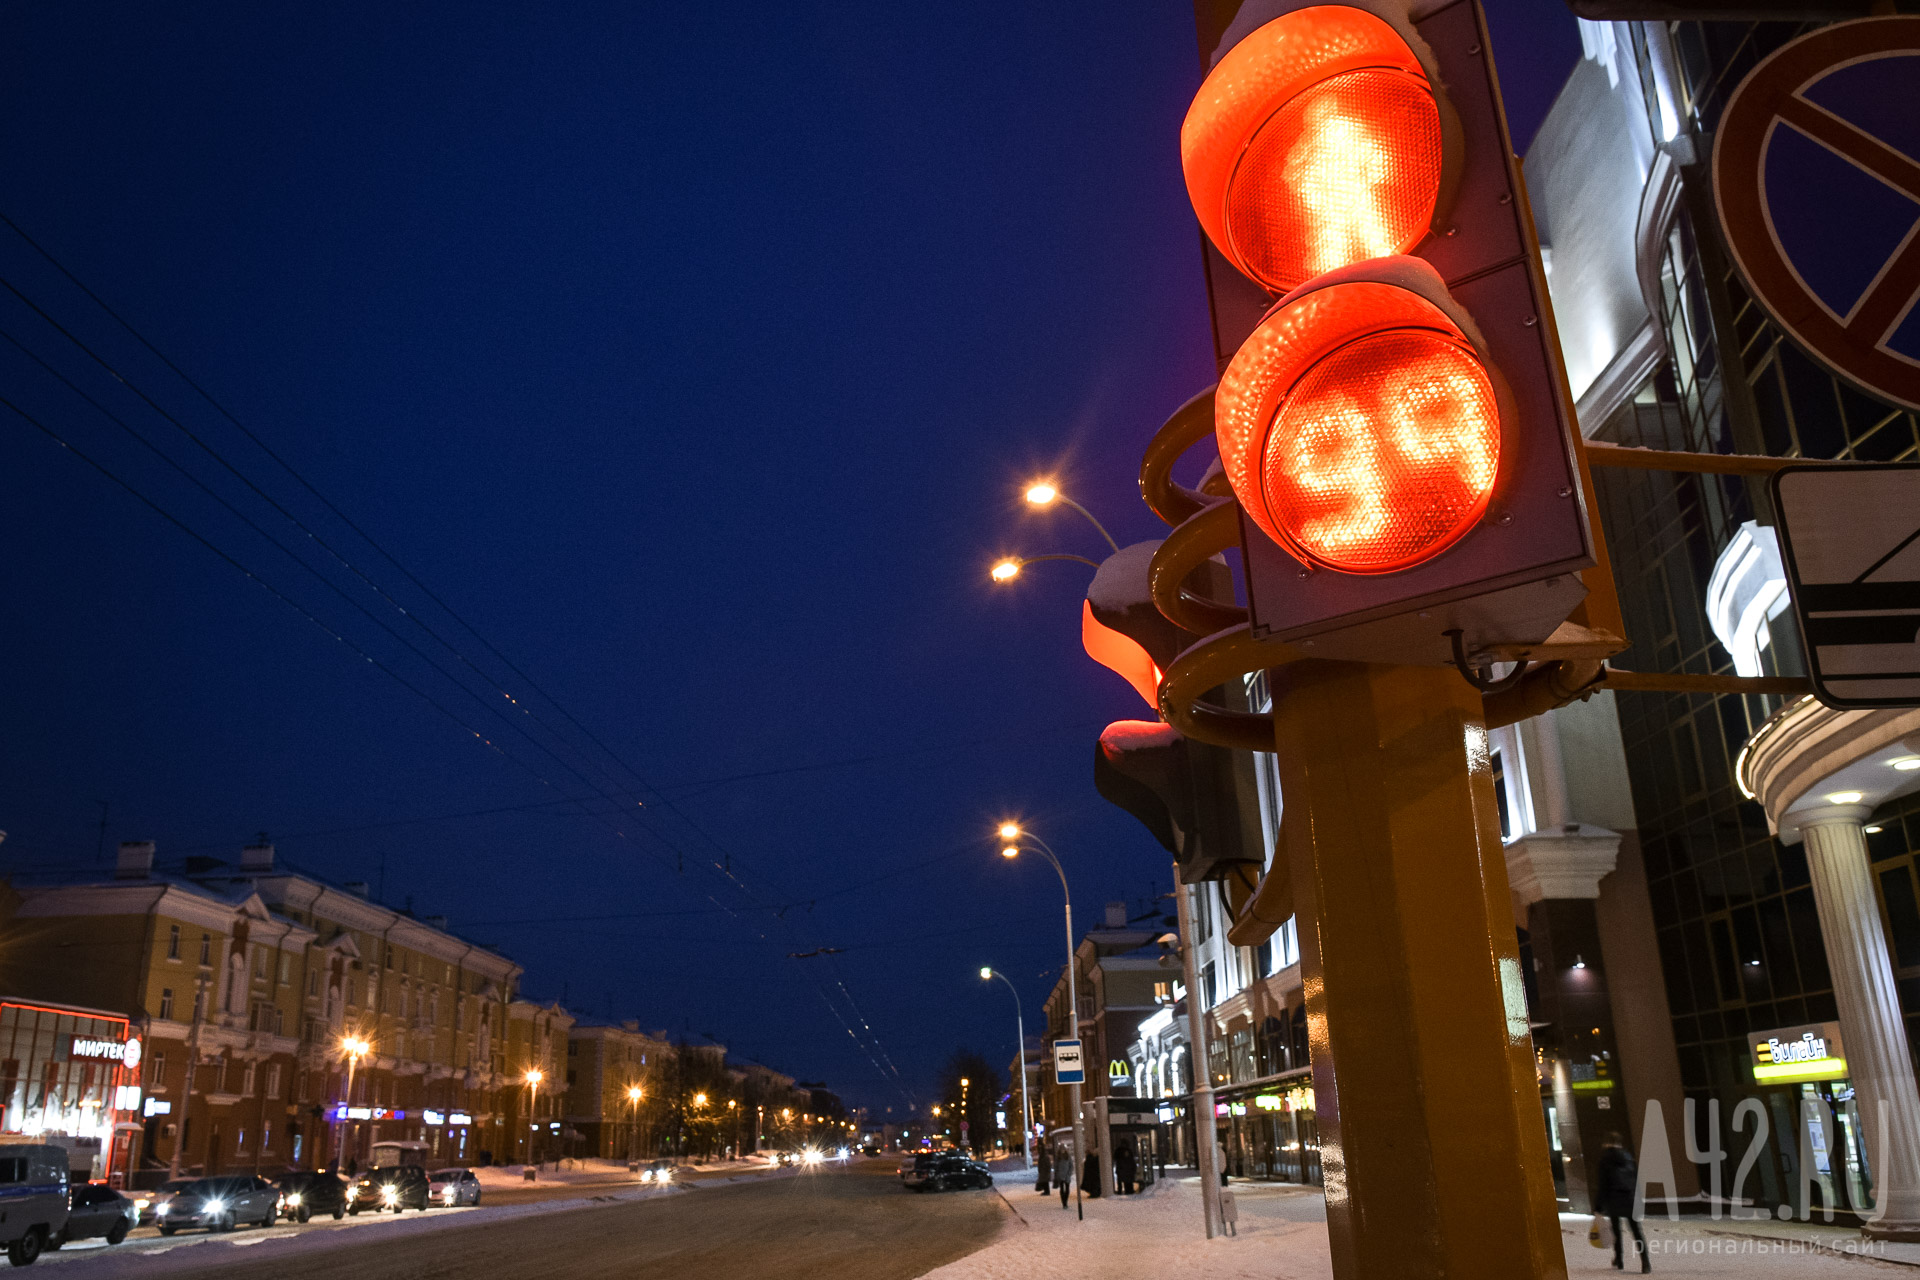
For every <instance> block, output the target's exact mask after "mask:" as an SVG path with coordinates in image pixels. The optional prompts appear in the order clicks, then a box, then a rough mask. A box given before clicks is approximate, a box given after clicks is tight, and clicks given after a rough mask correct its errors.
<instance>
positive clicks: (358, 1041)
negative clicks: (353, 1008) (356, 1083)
mask: <svg viewBox="0 0 1920 1280" xmlns="http://www.w3.org/2000/svg"><path fill="white" fill-rule="evenodd" d="M340 1051H341V1052H342V1053H344V1054H346V1055H347V1096H346V1100H345V1102H344V1103H343V1104H342V1105H341V1108H340V1113H341V1114H340V1136H341V1138H342V1139H343V1141H342V1142H341V1143H339V1144H338V1146H339V1147H344V1146H345V1145H346V1144H347V1142H350V1141H352V1136H353V1121H352V1120H351V1119H349V1118H348V1117H347V1114H346V1112H347V1109H348V1108H350V1107H352V1106H353V1073H354V1069H355V1068H357V1067H358V1066H359V1065H360V1059H362V1058H364V1057H366V1056H367V1054H369V1053H371V1052H372V1051H373V1044H372V1042H371V1041H369V1040H368V1039H367V1038H366V1037H365V1036H347V1037H345V1038H344V1039H342V1040H341V1041H340ZM335 1158H336V1159H338V1156H336V1157H335Z"/></svg>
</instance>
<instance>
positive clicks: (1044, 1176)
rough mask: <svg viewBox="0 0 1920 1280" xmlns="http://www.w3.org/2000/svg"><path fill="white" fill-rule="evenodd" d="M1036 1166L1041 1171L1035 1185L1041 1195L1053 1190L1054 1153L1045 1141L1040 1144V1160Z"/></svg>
mask: <svg viewBox="0 0 1920 1280" xmlns="http://www.w3.org/2000/svg"><path fill="white" fill-rule="evenodd" d="M1035 1167H1036V1168H1037V1169H1038V1171H1039V1178H1038V1180H1037V1181H1036V1182H1035V1184H1034V1186H1035V1188H1036V1189H1037V1190H1038V1191H1039V1192H1040V1194H1041V1195H1045V1194H1047V1192H1049V1191H1051V1190H1053V1155H1052V1153H1051V1152H1049V1151H1048V1150H1047V1144H1046V1143H1044V1142H1043V1143H1041V1144H1040V1160H1039V1162H1038V1164H1037V1165H1036V1166H1035Z"/></svg>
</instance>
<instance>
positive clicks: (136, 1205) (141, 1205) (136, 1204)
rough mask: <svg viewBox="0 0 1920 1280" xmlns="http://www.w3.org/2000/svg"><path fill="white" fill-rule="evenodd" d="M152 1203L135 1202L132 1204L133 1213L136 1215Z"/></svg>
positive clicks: (146, 1201)
mask: <svg viewBox="0 0 1920 1280" xmlns="http://www.w3.org/2000/svg"><path fill="white" fill-rule="evenodd" d="M152 1203H153V1201H151V1200H135V1201H134V1202H133V1209H134V1212H135V1213H138V1212H140V1211H141V1210H143V1209H145V1208H146V1207H147V1206H149V1205H151V1204H152Z"/></svg>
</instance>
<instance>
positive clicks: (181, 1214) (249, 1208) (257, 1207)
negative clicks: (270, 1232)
mask: <svg viewBox="0 0 1920 1280" xmlns="http://www.w3.org/2000/svg"><path fill="white" fill-rule="evenodd" d="M153 1212H154V1225H156V1226H158V1227H159V1228H160V1234H161V1235H163V1236H170V1235H172V1234H173V1233H174V1232H176V1231H180V1230H183V1229H185V1228H188V1227H205V1228H207V1229H208V1230H210V1231H231V1230H233V1229H234V1228H235V1227H237V1226H239V1225H240V1224H241V1223H243V1222H257V1223H259V1224H260V1225H261V1226H263V1227H270V1226H272V1225H273V1224H274V1222H275V1220H276V1219H278V1218H279V1216H280V1189H279V1188H278V1187H276V1186H274V1185H273V1184H272V1183H271V1182H268V1181H267V1180H266V1179H265V1178H256V1177H253V1176H252V1175H250V1174H243V1173H236V1174H227V1175H224V1176H219V1177H212V1178H195V1179H194V1180H193V1181H192V1182H191V1183H190V1184H188V1185H187V1186H186V1187H185V1188H183V1189H182V1190H181V1191H179V1192H178V1193H177V1194H175V1195H174V1197H173V1199H171V1200H168V1201H166V1202H165V1203H164V1204H157V1205H155V1206H154V1207H153Z"/></svg>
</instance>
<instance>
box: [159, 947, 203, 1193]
mask: <svg viewBox="0 0 1920 1280" xmlns="http://www.w3.org/2000/svg"><path fill="white" fill-rule="evenodd" d="M206 1001H207V980H206V978H205V976H198V977H195V978H194V980H193V1029H192V1030H191V1031H189V1032H188V1033H187V1081H186V1085H185V1087H184V1088H182V1089H181V1090H180V1122H179V1123H178V1124H176V1125H175V1126H174V1134H173V1158H172V1159H171V1160H169V1161H168V1162H167V1180H168V1181H169V1182H171V1181H175V1180H177V1179H178V1178H179V1177H180V1148H182V1147H184V1146H185V1145H186V1143H187V1118H188V1117H189V1116H190V1115H192V1114H193V1077H194V1075H195V1074H196V1073H197V1072H198V1071H199V1069H200V1021H201V1018H202V1016H203V1015H204V1013H205V1011H206Z"/></svg>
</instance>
